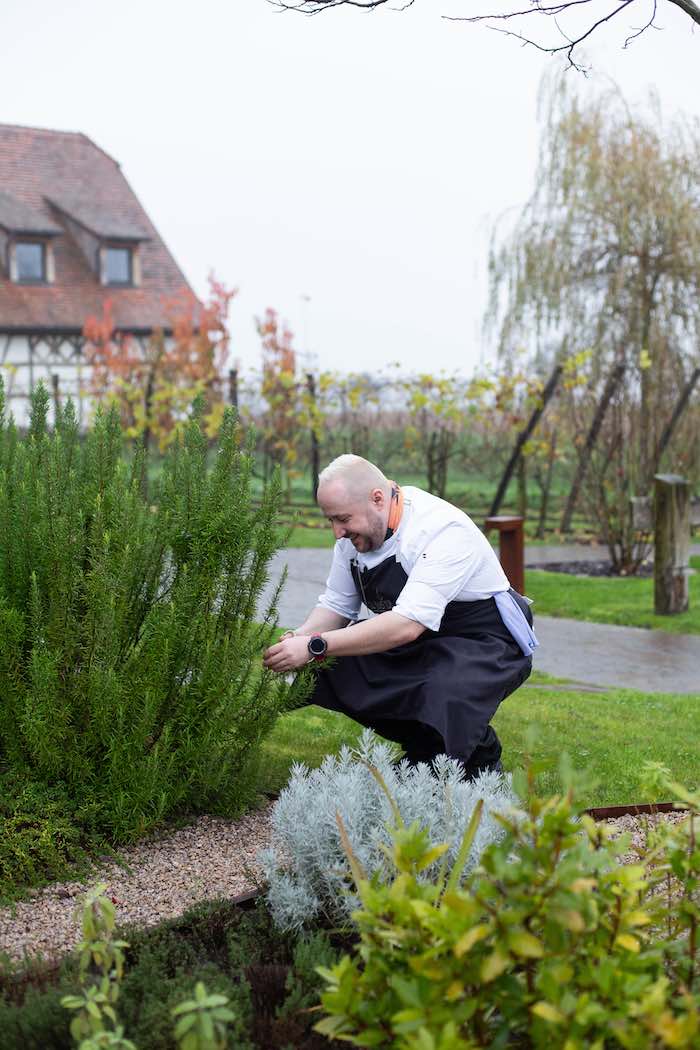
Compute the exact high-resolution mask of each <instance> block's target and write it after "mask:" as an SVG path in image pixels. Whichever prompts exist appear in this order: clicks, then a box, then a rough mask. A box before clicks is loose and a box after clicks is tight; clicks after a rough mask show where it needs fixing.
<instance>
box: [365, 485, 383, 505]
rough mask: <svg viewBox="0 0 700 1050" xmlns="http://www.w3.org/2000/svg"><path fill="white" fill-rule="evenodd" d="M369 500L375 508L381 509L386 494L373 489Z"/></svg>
mask: <svg viewBox="0 0 700 1050" xmlns="http://www.w3.org/2000/svg"><path fill="white" fill-rule="evenodd" d="M369 498H370V501H371V502H372V503H373V504H374V505H375V507H381V506H382V504H383V503H384V500H385V496H384V493H383V492H382V490H381V489H372V491H371V493H370V496H369Z"/></svg>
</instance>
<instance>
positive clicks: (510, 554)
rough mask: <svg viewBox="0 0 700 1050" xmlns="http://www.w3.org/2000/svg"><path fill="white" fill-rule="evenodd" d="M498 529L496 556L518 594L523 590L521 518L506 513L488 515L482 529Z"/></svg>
mask: <svg viewBox="0 0 700 1050" xmlns="http://www.w3.org/2000/svg"><path fill="white" fill-rule="evenodd" d="M489 529H498V556H499V559H500V562H501V567H502V568H503V571H504V573H505V574H506V576H507V577H508V581H509V583H510V585H511V587H512V588H513V590H515V591H517V592H518V593H519V594H522V593H523V591H524V590H525V540H524V533H523V518H520V517H517V516H515V515H513V516H512V517H511V516H509V515H506V514H503V515H495V516H492V517H489V518H487V519H486V521H485V522H484V531H485V532H487V531H488V530H489Z"/></svg>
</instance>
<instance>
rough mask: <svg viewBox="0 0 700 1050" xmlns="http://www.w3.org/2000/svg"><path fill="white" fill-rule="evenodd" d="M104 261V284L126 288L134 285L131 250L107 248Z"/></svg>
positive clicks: (103, 257)
mask: <svg viewBox="0 0 700 1050" xmlns="http://www.w3.org/2000/svg"><path fill="white" fill-rule="evenodd" d="M102 259H103V266H104V276H103V282H104V284H113V285H114V284H116V285H122V286H124V285H131V284H133V283H134V274H133V259H132V251H131V248H116V247H108V248H105V249H104V252H103V256H102Z"/></svg>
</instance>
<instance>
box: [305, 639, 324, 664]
mask: <svg viewBox="0 0 700 1050" xmlns="http://www.w3.org/2000/svg"><path fill="white" fill-rule="evenodd" d="M307 648H308V650H309V652H310V653H311V656H312V657H313V659H314V660H325V659H326V654H327V653H328V642H327V641H326V639H325V638H324V637H323V635H320V634H312V635H311V637H310V638H309V641H308V645H307Z"/></svg>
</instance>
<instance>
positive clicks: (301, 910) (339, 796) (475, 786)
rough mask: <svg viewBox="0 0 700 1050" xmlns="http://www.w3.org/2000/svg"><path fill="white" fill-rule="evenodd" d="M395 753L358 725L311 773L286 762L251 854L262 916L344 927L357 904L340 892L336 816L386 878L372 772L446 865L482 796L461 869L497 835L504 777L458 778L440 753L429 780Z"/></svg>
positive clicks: (345, 876)
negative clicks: (351, 741)
mask: <svg viewBox="0 0 700 1050" xmlns="http://www.w3.org/2000/svg"><path fill="white" fill-rule="evenodd" d="M396 755H397V749H396V748H395V747H394V746H392V745H388V744H385V743H382V742H381V741H380V740H379V739H378V738H377V737H376V736H375V734H374V733H372V731H371V730H369V729H366V730H365V731H364V732H363V733H362V736H361V738H360V741H359V743H358V748H357V751H351V750H350V749H349V748H348V747H343V748H342V749H341V751H340V754H339V755H338V756H337V757H336V756H335V755H328V756H327V757H326V759H325V760H324V762H323V764H322V765H321V766H320V767H319V768H318V769H313V770H310V769H308V768H307V767H306V766H304V765H301V764H298V765H295V766H294V767H293V769H292V775H291V778H290V780H289V783H288V784H287V786H286V787H285V788H284V790H283V791H282V792H281V794H280V797H279V799H278V800H277V802H276V803H275V805H274V808H273V811H272V844H271V847H270V848H269V849H267V850H263V851H261V853H260V859H261V861H262V863H263V866H264V869H265V875H266V877H267V880H268V882H269V891H268V901H269V905H270V909H271V912H272V916H273V918H274V920H275V922H276V923H277V924H278V925H279V926H280V927H282V928H283V929H289V930H291V929H301V928H302V927H303V926H307V925H309V924H312V923H313V922H314V921H315V920H318V919H319V918H320V917H321V916H322V917H324V918H325V919H326V920H328V921H330V922H332V923H340V924H347V922H348V920H349V919H350V916H351V914H352V912H353V911H354V909H355V908H356V907H357V906H358V903H359V898H358V897H357V896H356V895H354V894H353V893H351V892H350V891H349V883H350V865H349V862H348V858H347V856H346V853H345V851H344V849H343V844H342V841H341V835H340V829H339V826H338V821H337V815H340V817H341V819H342V822H343V824H344V826H345V828H346V830H347V834H348V838H349V841H350V843H351V846H352V849H353V852H354V853H355V855H356V857H357V858H358V861H359V862H360V863H361V864H362V866H363V868H364V870H365V871H367V872H369V873H370V875H371V876H376V877H379V878H387V877H388V876H389V874H390V872H391V870H392V864H391V861H390V859H389V856H388V855H387V852H386V850H387V847H389V846H390V845H391V835H390V831H389V826H390V824H391V821H392V817H393V813H392V804H391V802H390V800H389V798H388V797H387V794H386V791H385V790H384V787H382V786H380V783H379V780H378V779H377V777H376V776H375V774H374V773H373V772H372V768H373V769H374V770H376V771H377V772H378V773H379V774H380V776H381V778H382V779H383V781H384V784H385V785H386V788H387V789H388V792H389V794H390V795H391V797H392V798H393V800H394V801H395V804H396V806H397V808H398V812H399V813H400V815H401V818H402V819H403V820H404V821H406V823H408V824H412V823H413V822H414V821H416V822H417V823H418V826H419V827H421V828H429V830H430V834H431V836H433V838H434V839H435V840H436V841H438V842H446V843H448V853H447V858H448V861H452V862H454V859H455V858H456V856H457V851H458V849H459V846H460V842H461V841H462V838H463V836H464V831H465V828H466V827H467V825H468V823H469V820H470V819H471V816H472V813H473V812H474V807H475V806H476V804H477V802H478V801H479V799H483V817H482V820H481V822H480V824H479V828H478V831H477V833H476V835H475V838H474V841H473V844H472V848H471V852H470V854H469V857H468V859H467V862H466V865H465V871H469V870H471V868H472V867H473V866H474V864H475V863H476V861H477V859H478V858H479V856H480V855H481V852H482V851H483V849H484V848H485V847H486V846H487V845H488V844H489V843H492V842H495V841H497V840H498V839H500V838H501V837H502V836H503V834H504V831H503V827H502V825H501V824H499V823H498V822H497V820H496V819H495V818H494V816H493V812H494V811H496V812H499V811H508V810H510V809H511V808H512V806H513V804H514V797H513V795H512V794H511V789H510V779H509V778H508V777H504V776H502V775H501V774H499V773H491V772H489V773H483V774H482V775H481V776H480V777H479V778H478V779H477V780H475V781H474V782H471V783H468V782H467V783H465V782H464V781H463V780H462V779H461V777H462V770H461V766H460V764H459V763H458V762H456V761H455V760H453V759H449V758H447V757H446V756H445V755H442V756H440V757H439V758H438V759H437V760H436V763H435V772H436V776H433V775H432V773H431V771H430V769H429V767H428V766H427V765H420V766H418V767H411V766H409V765H408V763H407V762H406V761H403V762H401V763H399V764H398V765H396V764H395V761H394V760H395V758H396ZM370 767H372V768H370ZM439 866H440V865H439V862H437V861H436V863H435V864H434V865H432V866H431V867H429V868H428V869H427V871H426V872H425V873H424V877H425V878H431V877H433V876H434V875H435V873H436V871H437V870H438V868H439Z"/></svg>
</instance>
